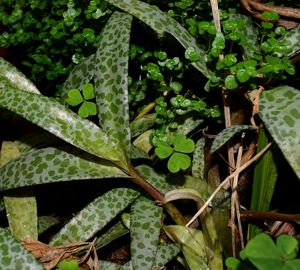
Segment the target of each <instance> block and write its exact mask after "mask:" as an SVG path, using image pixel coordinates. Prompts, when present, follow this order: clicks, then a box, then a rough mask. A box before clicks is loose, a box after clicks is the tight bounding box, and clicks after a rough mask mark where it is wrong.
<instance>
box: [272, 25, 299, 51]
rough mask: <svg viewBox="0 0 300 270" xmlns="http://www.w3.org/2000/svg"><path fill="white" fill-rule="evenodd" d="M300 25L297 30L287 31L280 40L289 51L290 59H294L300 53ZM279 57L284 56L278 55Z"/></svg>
mask: <svg viewBox="0 0 300 270" xmlns="http://www.w3.org/2000/svg"><path fill="white" fill-rule="evenodd" d="M299 40H300V25H298V26H297V27H296V28H294V29H292V30H290V31H286V33H285V34H284V35H283V36H282V37H281V38H280V39H279V41H281V42H282V44H284V47H285V49H287V50H289V51H290V52H289V53H288V56H289V57H292V56H294V55H296V54H297V53H299V51H300V43H299ZM276 54H277V55H278V56H279V57H280V56H283V55H282V54H281V53H276Z"/></svg>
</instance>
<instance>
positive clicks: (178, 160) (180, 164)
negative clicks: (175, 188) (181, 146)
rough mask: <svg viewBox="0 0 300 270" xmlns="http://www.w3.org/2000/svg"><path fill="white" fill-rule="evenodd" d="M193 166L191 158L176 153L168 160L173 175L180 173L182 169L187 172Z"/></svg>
mask: <svg viewBox="0 0 300 270" xmlns="http://www.w3.org/2000/svg"><path fill="white" fill-rule="evenodd" d="M190 165H191V158H190V157H189V156H188V155H186V154H182V153H174V154H173V155H172V156H171V157H170V159H169V160H168V164H167V166H168V169H169V171H170V172H172V173H177V172H179V170H180V169H182V170H186V169H188V168H189V167H190Z"/></svg>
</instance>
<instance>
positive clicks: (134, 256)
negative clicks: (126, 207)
mask: <svg viewBox="0 0 300 270" xmlns="http://www.w3.org/2000/svg"><path fill="white" fill-rule="evenodd" d="M161 219H162V208H161V207H158V206H157V205H155V202H154V201H153V200H150V199H148V198H146V197H143V196H141V197H140V198H139V199H137V200H136V201H135V203H134V204H133V205H132V207H131V215H130V239H131V241H130V251H131V261H132V265H133V268H134V269H144V270H151V269H152V266H153V264H154V260H155V254H156V251H157V246H158V244H159V233H160V228H161Z"/></svg>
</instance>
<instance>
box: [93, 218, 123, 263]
mask: <svg viewBox="0 0 300 270" xmlns="http://www.w3.org/2000/svg"><path fill="white" fill-rule="evenodd" d="M128 233H129V230H128V229H127V228H126V226H125V225H124V224H123V222H121V221H119V222H118V223H116V224H115V225H113V226H112V227H111V228H109V230H108V231H107V232H105V233H103V234H101V236H100V237H98V238H97V239H96V241H95V246H96V249H100V248H102V247H104V246H106V245H108V244H109V243H111V242H112V241H114V240H116V239H118V238H119V237H121V236H123V235H126V234H128ZM101 266H102V265H101Z"/></svg>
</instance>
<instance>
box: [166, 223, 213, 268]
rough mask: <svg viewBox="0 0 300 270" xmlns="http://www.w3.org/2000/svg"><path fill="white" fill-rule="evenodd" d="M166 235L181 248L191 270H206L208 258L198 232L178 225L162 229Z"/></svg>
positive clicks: (200, 233)
mask: <svg viewBox="0 0 300 270" xmlns="http://www.w3.org/2000/svg"><path fill="white" fill-rule="evenodd" d="M164 230H165V232H166V233H167V235H168V236H169V237H170V238H171V239H172V240H173V241H175V242H177V243H179V244H180V245H181V246H182V252H183V254H184V257H185V259H186V261H187V263H188V265H189V267H190V269H191V270H207V269H208V265H207V262H208V258H207V255H206V251H205V249H206V244H205V241H204V238H203V234H202V232H201V231H199V230H195V229H191V228H186V227H184V226H179V225H170V226H165V227H164Z"/></svg>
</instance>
